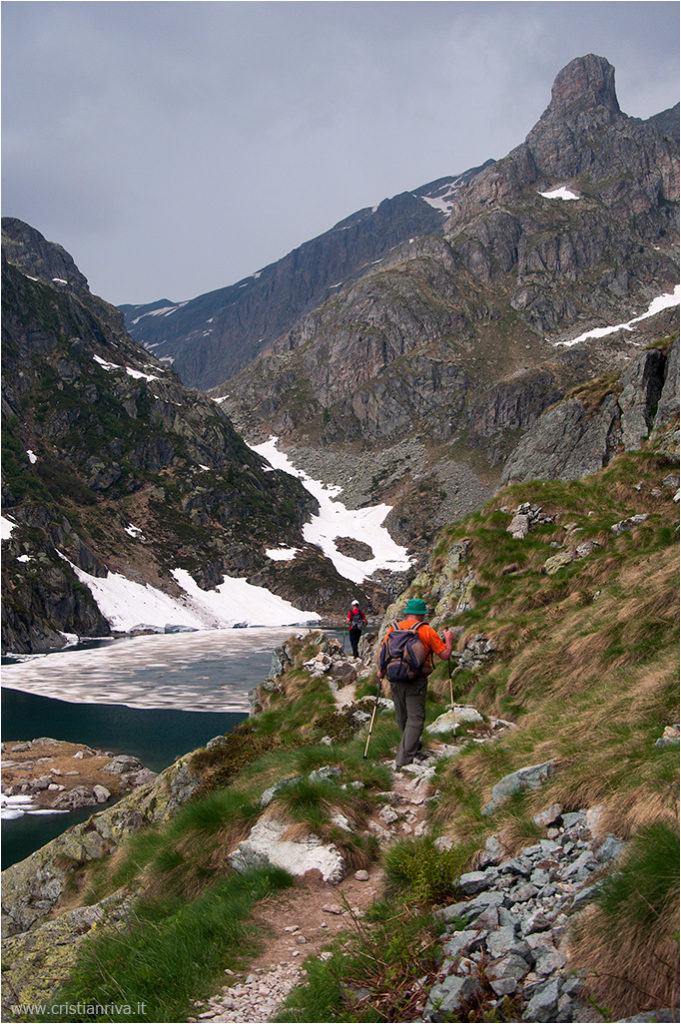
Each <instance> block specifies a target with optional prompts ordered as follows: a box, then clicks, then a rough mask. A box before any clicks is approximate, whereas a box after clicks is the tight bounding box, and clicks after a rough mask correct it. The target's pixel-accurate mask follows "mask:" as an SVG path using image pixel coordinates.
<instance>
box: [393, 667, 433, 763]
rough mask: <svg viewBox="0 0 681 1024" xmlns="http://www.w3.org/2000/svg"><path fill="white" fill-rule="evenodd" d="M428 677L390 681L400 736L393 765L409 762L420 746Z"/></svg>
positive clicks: (424, 717) (424, 718)
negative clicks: (406, 680) (402, 681)
mask: <svg viewBox="0 0 681 1024" xmlns="http://www.w3.org/2000/svg"><path fill="white" fill-rule="evenodd" d="M427 689H428V677H427V676H419V677H418V678H417V679H413V680H412V681H411V682H407V683H401V682H397V683H391V684H390V690H391V692H392V698H393V703H394V704H395V717H396V718H397V724H398V725H399V727H400V732H401V733H402V738H401V739H400V744H399V746H398V748H397V753H396V755H395V766H396V767H397V768H401V767H402V765H405V764H411V762H412V761H413V760H414V754H415V753H416V752H417V750H419V749H420V747H421V733H422V732H423V726H424V723H425V721H426V691H427Z"/></svg>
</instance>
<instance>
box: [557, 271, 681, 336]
mask: <svg viewBox="0 0 681 1024" xmlns="http://www.w3.org/2000/svg"><path fill="white" fill-rule="evenodd" d="M680 302H681V285H678V284H677V285H676V287H675V288H674V291H673V292H670V293H668V294H666V295H659V296H658V297H657V298H656V299H653V301H652V302H651V303H650V305H649V306H648V309H647V310H646V312H645V313H641V315H640V316H636V317H634V319H633V320H629V321H628V322H627V323H626V324H617V325H616V326H615V327H594V328H593V329H592V330H590V331H585V332H584V334H580V335H579V337H578V338H573V339H572V341H557V342H555V343H554V345H555V348H561V347H565V348H569V347H570V346H572V345H577V344H579V342H580V341H586V340H587V338H604V337H605V336H606V335H608V334H615V333H616V332H617V331H633V329H634V325H635V324H638V323H640V322H641V321H642V320H647V319H648V318H649V317H651V316H655V314H656V313H661V312H662V310H663V309H670V308H671V307H672V306H678V305H679V303H680Z"/></svg>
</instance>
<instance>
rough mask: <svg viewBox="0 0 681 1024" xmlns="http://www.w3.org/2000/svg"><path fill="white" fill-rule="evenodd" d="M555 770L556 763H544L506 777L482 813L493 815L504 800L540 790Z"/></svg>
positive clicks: (500, 782) (495, 788) (499, 783)
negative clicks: (525, 790) (525, 792)
mask: <svg viewBox="0 0 681 1024" xmlns="http://www.w3.org/2000/svg"><path fill="white" fill-rule="evenodd" d="M554 768H555V761H544V762H543V763H542V764H534V765H529V766H528V767H527V768H520V769H518V771H517V772H512V773H511V774H510V775H506V776H504V778H503V779H500V781H499V782H497V784H496V785H495V786H494V787H493V788H492V799H491V801H490V802H489V803H488V804H487V806H486V807H485V808H484V809H483V812H482V813H483V814H484V815H489V814H493V813H494V811H496V809H497V808H498V807H499V806H500V804H502V803H503V802H504V800H508V798H509V797H510V796H513V794H514V793H519V792H520V791H521V790H523V789H538V788H539V787H540V786H541V784H542V783H543V782H545V781H546V779H548V777H549V775H551V774H552V773H553V771H554Z"/></svg>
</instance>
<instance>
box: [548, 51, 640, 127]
mask: <svg viewBox="0 0 681 1024" xmlns="http://www.w3.org/2000/svg"><path fill="white" fill-rule="evenodd" d="M598 108H604V109H605V110H607V111H608V113H609V114H610V120H614V118H616V117H617V116H618V115H619V114H620V113H621V111H620V106H619V103H618V102H617V95H616V93H615V69H614V67H613V66H612V64H610V63H608V61H607V60H606V59H605V57H597V56H596V55H595V54H593V53H589V54H587V55H586V57H577V58H575V60H572V61H570V63H569V64H568V65H566V67H564V68H563V70H562V71H560V72H559V73H558V75H557V76H556V80H555V82H554V83H553V88H552V89H551V102H550V104H549V106H548V107H547V109H546V110H545V111H544V114H543V115H542V116H543V117H560V118H566V117H569V116H574V115H575V114H580V113H587V112H590V111H594V110H596V109H598Z"/></svg>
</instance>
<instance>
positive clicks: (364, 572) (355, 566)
mask: <svg viewBox="0 0 681 1024" xmlns="http://www.w3.org/2000/svg"><path fill="white" fill-rule="evenodd" d="M251 447H252V448H253V451H255V452H257V453H258V455H262V456H263V458H265V459H267V461H268V462H269V463H270V465H271V466H272V467H273V468H275V469H281V470H283V471H284V472H285V473H289V474H290V475H291V476H294V477H297V479H298V480H300V482H301V483H302V485H303V487H305V489H306V490H307V491H309V492H310V494H312V495H313V497H315V498H316V499H317V501H318V502H319V512H318V514H317V515H313V516H312V518H311V520H310V522H309V523H306V524H305V526H304V527H303V537H304V539H305V540H306V541H308V543H310V544H315V545H316V546H317V547H319V548H321V550H322V552H323V553H324V554H325V555H326V557H327V558H328V559H329V560H330V561H331V562H332V563H333V565H334V566H335V568H336V569H337V571H338V572H339V573H340V575H341V576H343V577H344V578H345V579H347V580H351V581H352V582H353V583H362V582H363V581H364V580H366V579H368V578H369V577H370V576H371V575H372V573H374V572H376V571H377V570H378V569H390V570H392V571H394V572H404V571H406V570H407V569H409V568H410V566H411V564H412V558H411V557H410V556H409V555H408V554H407V550H406V548H403V547H402V546H401V545H399V544H396V543H395V541H394V540H393V539H392V537H391V536H390V533H389V532H388V530H387V529H386V528H385V527H384V526H383V522H384V521H385V519H386V517H387V515H388V513H389V512H390V511H391V508H392V506H391V505H374V506H371V507H368V508H358V509H348V508H346V507H345V505H343V504H342V503H341V502H340V501H334V500H333V499H334V498H336V497H337V496H338V495H339V494H340V493H341V491H342V488H341V487H335V486H329V485H327V484H324V483H321V481H319V480H313V479H312V478H311V477H309V476H308V475H307V473H304V472H302V470H299V469H296V467H295V466H294V465H293V463H292V462H291V460H290V459H289V458H288V456H287V455H285V454H284V453H283V452H280V451H279V450H278V449H277V438H276V437H270V439H269V440H268V441H265V442H264V443H263V444H259V445H253V446H251ZM339 537H354V538H357V539H358V540H361V541H362V542H363V543H364V544H367V545H368V546H369V547H370V548H371V550H372V552H373V556H374V557H373V558H372V559H370V560H368V561H364V562H363V561H360V560H359V559H357V558H350V557H349V556H348V555H343V554H342V553H341V552H340V551H339V550H338V547H337V546H336V540H337V538H339Z"/></svg>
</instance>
